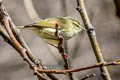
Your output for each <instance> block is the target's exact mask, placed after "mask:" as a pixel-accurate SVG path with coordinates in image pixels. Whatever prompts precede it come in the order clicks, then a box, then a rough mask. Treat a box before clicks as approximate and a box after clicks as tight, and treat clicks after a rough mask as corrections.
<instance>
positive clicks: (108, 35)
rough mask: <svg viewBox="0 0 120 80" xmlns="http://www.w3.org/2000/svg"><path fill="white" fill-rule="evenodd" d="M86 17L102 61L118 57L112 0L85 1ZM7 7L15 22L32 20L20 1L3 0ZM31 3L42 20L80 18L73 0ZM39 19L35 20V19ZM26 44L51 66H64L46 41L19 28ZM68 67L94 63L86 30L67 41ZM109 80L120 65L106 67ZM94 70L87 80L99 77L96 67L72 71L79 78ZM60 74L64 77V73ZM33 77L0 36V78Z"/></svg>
mask: <svg viewBox="0 0 120 80" xmlns="http://www.w3.org/2000/svg"><path fill="white" fill-rule="evenodd" d="M84 1H85V5H86V9H87V12H88V15H89V18H90V20H91V22H92V24H93V26H94V27H95V30H96V34H97V39H98V42H99V44H100V47H101V49H102V53H103V56H104V59H105V61H114V60H118V59H120V58H119V57H120V50H119V47H120V20H119V18H118V17H117V16H116V9H115V6H114V2H113V0H84ZM4 3H5V5H6V7H7V10H8V12H9V14H10V16H11V18H12V20H13V22H14V23H15V24H16V25H17V26H18V25H25V24H29V23H31V22H33V20H32V19H31V18H30V17H29V15H28V13H27V11H26V9H25V6H24V3H23V0H4ZM33 5H34V8H35V10H36V11H37V13H38V15H39V17H40V18H41V19H46V18H50V17H61V16H71V17H73V18H76V19H78V20H79V21H80V22H81V23H82V20H81V18H80V16H79V13H78V12H77V11H76V7H77V6H76V0H33ZM36 20H38V19H36ZM21 34H22V35H23V37H24V39H25V41H26V43H27V44H28V46H29V47H30V49H31V50H32V52H33V53H34V56H35V57H36V58H40V59H41V60H42V62H43V64H44V65H46V66H47V67H49V68H50V69H63V62H62V59H61V56H60V55H59V54H58V51H57V49H55V48H53V47H52V46H50V45H48V44H46V43H45V42H44V41H43V40H42V39H40V38H38V37H36V36H35V35H34V34H32V33H31V32H30V31H28V30H21ZM67 43H68V44H67V50H68V56H69V59H70V64H71V68H80V67H84V66H89V65H92V64H95V63H96V58H95V56H94V53H93V50H92V48H91V44H90V41H89V39H88V36H87V34H86V32H81V33H80V34H78V35H76V36H75V37H73V38H72V39H70V40H69V41H68V42H67ZM108 69H109V72H110V75H111V78H112V80H119V79H120V66H110V67H108ZM92 73H96V75H97V76H96V77H93V78H90V79H88V80H102V79H101V77H100V72H99V69H91V70H87V71H82V72H77V73H74V76H75V77H77V78H78V79H79V80H80V79H81V78H83V77H85V76H86V75H87V74H92ZM58 76H59V77H61V78H63V79H64V80H65V79H66V78H65V76H63V75H58ZM16 79H17V80H36V79H37V78H36V77H35V76H34V75H33V71H32V70H30V69H29V66H28V65H27V64H26V63H25V62H24V61H23V60H22V58H21V56H20V55H19V54H18V53H17V51H15V50H14V49H13V48H12V47H11V46H10V45H8V44H7V43H5V42H4V41H3V39H2V38H1V37H0V80H16Z"/></svg>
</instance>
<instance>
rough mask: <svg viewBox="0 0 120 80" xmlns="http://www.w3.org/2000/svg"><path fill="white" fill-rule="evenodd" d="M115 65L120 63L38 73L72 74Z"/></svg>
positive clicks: (114, 62) (106, 63)
mask: <svg viewBox="0 0 120 80" xmlns="http://www.w3.org/2000/svg"><path fill="white" fill-rule="evenodd" d="M113 65H120V61H113V62H103V63H97V64H95V65H91V66H87V67H82V68H78V69H69V70H40V69H38V71H39V72H40V73H55V74H67V73H71V72H80V71H85V70H89V69H93V68H99V67H103V66H113Z"/></svg>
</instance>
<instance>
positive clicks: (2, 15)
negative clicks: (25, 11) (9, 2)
mask: <svg viewBox="0 0 120 80" xmlns="http://www.w3.org/2000/svg"><path fill="white" fill-rule="evenodd" d="M1 4H2V3H1ZM0 22H1V24H2V25H3V26H4V28H5V29H6V31H7V33H8V35H9V38H10V40H11V42H12V44H11V46H13V47H15V48H16V49H17V51H18V52H19V53H20V55H21V56H22V57H23V59H24V60H25V61H26V62H27V63H28V64H29V66H30V68H31V69H33V67H35V64H34V63H33V62H32V61H31V59H29V57H28V56H27V54H26V49H25V48H24V47H22V45H21V44H20V43H19V42H18V41H17V39H16V35H14V33H13V32H12V31H13V29H14V28H13V27H15V26H14V25H13V23H12V20H11V18H10V17H9V15H8V13H7V10H6V9H5V7H4V6H3V5H2V6H0ZM1 32H2V31H1ZM2 36H3V35H2ZM3 37H4V38H5V36H3ZM6 38H7V39H8V37H6Z"/></svg>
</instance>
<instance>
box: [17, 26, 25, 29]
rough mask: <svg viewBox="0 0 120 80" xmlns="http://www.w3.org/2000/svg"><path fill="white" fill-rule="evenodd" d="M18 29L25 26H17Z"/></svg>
mask: <svg viewBox="0 0 120 80" xmlns="http://www.w3.org/2000/svg"><path fill="white" fill-rule="evenodd" d="M17 28H18V29H23V28H25V26H17Z"/></svg>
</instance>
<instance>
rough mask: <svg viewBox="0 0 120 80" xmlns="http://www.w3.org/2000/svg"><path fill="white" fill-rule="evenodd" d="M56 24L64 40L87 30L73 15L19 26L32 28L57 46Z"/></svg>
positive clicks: (46, 40) (38, 34) (49, 42)
mask: <svg viewBox="0 0 120 80" xmlns="http://www.w3.org/2000/svg"><path fill="white" fill-rule="evenodd" d="M56 24H57V25H58V26H57V27H58V36H62V37H63V39H64V40H68V39H70V38H72V37H73V36H75V35H76V34H77V33H79V32H81V31H82V30H85V28H84V27H82V26H81V24H80V23H79V21H77V20H76V19H73V18H71V17H57V18H48V19H45V20H40V21H36V22H34V23H32V24H28V25H25V26H18V28H19V29H21V28H26V29H28V30H31V31H32V32H33V33H34V34H36V35H37V36H39V37H40V38H42V39H43V40H44V41H45V42H47V43H48V44H50V45H52V46H54V47H57V45H58V42H59V40H58V37H57V36H55V33H56V30H57V29H56Z"/></svg>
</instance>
